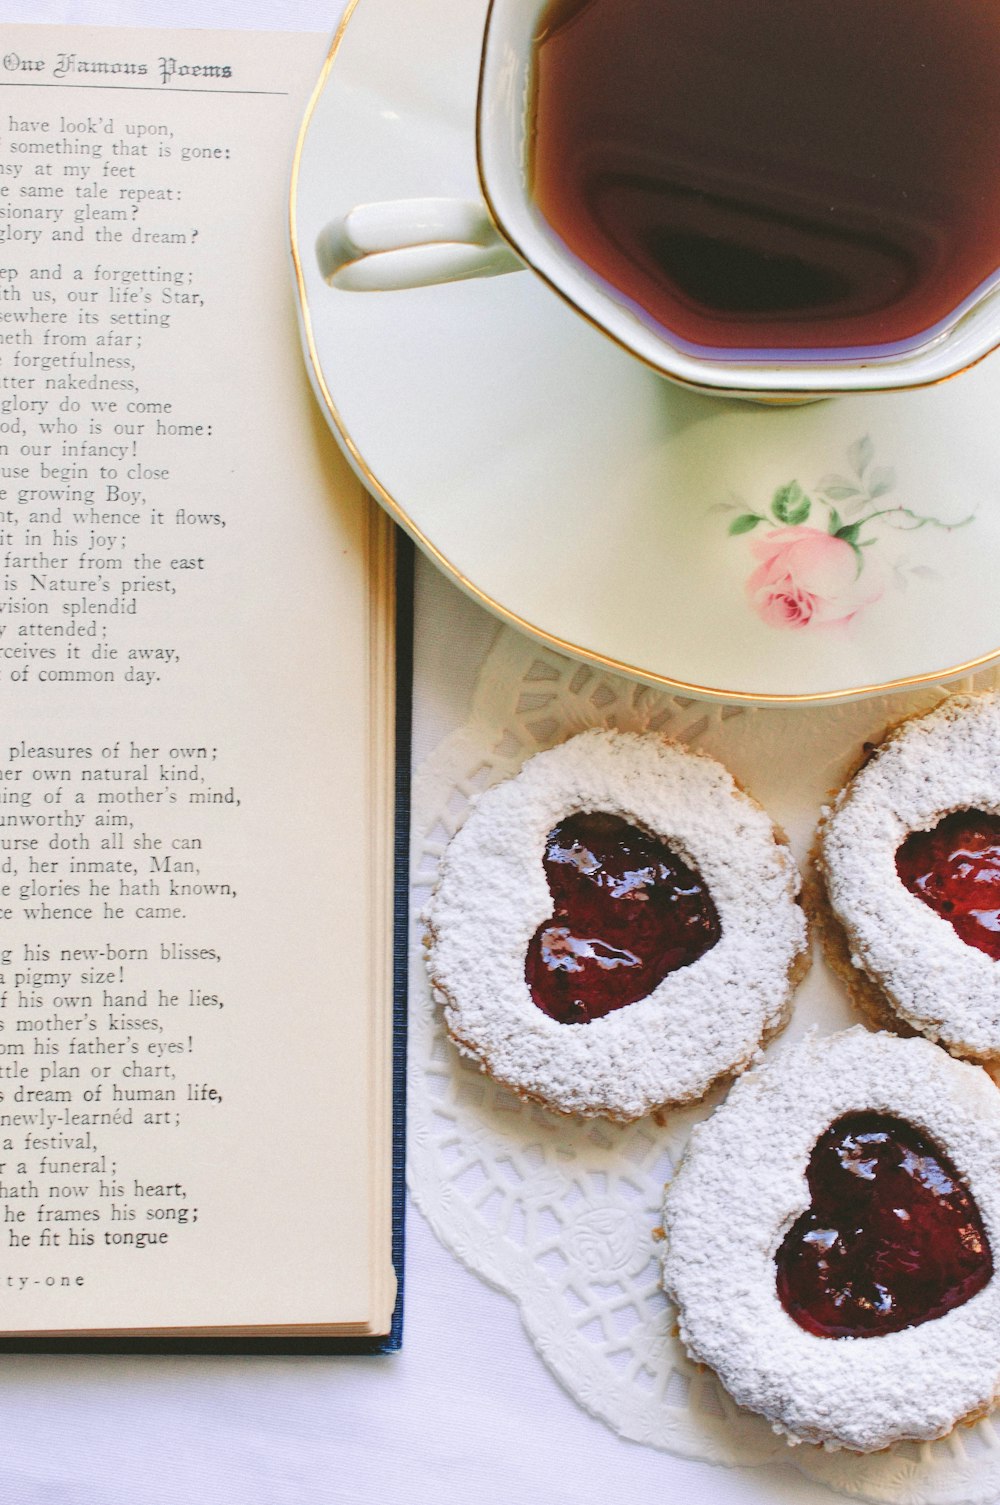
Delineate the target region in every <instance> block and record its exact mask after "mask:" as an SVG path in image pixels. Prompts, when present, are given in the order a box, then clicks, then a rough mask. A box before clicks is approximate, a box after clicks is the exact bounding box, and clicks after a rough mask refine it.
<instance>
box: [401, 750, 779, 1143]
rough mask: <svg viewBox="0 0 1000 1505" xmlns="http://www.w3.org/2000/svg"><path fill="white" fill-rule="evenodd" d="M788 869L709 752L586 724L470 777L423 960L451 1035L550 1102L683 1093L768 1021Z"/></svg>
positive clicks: (634, 1112) (741, 1060)
mask: <svg viewBox="0 0 1000 1505" xmlns="http://www.w3.org/2000/svg"><path fill="white" fill-rule="evenodd" d="M798 889H799V876H798V872H797V870H796V868H795V864H794V862H793V861H792V858H791V856H790V855H789V853H788V851H787V848H786V847H785V846H784V845H783V844H782V843H781V842H780V841H779V840H778V838H777V836H776V833H775V830H774V827H773V825H772V824H771V821H770V820H769V819H768V817H767V815H766V814H765V813H764V811H763V810H762V809H761V808H760V806H759V805H758V804H757V803H756V802H755V801H754V800H752V799H751V798H750V797H749V796H748V795H747V794H745V793H743V792H742V791H741V790H740V789H739V788H738V787H737V786H736V784H735V783H734V781H733V779H732V777H731V776H730V774H729V773H727V772H726V770H725V769H724V768H723V767H722V766H721V765H720V764H719V763H717V762H716V761H715V760H714V759H713V758H709V757H706V756H704V755H702V754H698V753H692V752H690V751H688V750H687V749H685V748H682V747H680V746H678V745H677V744H675V743H671V742H667V741H665V740H664V739H663V738H661V737H658V736H653V735H648V736H638V735H632V734H625V733H619V732H611V731H589V732H584V733H582V734H581V735H580V736H577V737H574V738H572V739H571V740H570V741H568V742H566V743H564V744H563V745H562V746H560V747H556V748H553V749H551V750H550V751H548V752H543V753H539V754H538V755H537V756H535V757H534V758H531V759H529V761H528V762H527V763H526V764H525V765H524V767H523V769H522V770H521V772H520V773H519V774H518V776H517V777H516V778H514V779H510V780H508V781H507V782H506V783H504V784H499V785H496V786H495V787H494V788H492V789H489V790H487V791H486V792H485V793H484V794H482V795H481V796H480V797H479V799H478V800H477V801H476V803H475V805H474V807H473V809H472V811H471V813H470V815H469V817H468V819H467V821H466V822H465V824H464V826H463V827H462V828H461V830H460V831H459V832H458V834H457V835H456V836H455V837H454V839H453V840H452V842H451V844H450V845H449V847H448V849H447V852H446V853H445V856H444V859H443V862H442V866H441V874H440V878H439V881H438V885H437V888H436V890H435V892H434V895H433V897H432V899H431V902H430V905H429V908H428V912H427V915H426V916H425V918H426V927H427V961H428V969H429V972H430V977H431V982H432V985H433V990H434V993H435V997H436V998H437V999H438V1000H439V1001H440V1002H441V1003H443V1005H444V1011H445V1020H446V1023H447V1027H448V1030H449V1032H450V1034H451V1035H452V1038H453V1039H454V1040H455V1041H456V1043H457V1044H458V1046H459V1048H460V1049H461V1050H463V1051H464V1052H465V1053H466V1054H468V1055H470V1056H473V1057H475V1059H476V1060H478V1061H479V1063H480V1065H481V1066H482V1068H483V1070H484V1071H487V1072H489V1073H490V1075H492V1076H493V1077H494V1078H495V1079H496V1080H497V1081H499V1082H502V1083H503V1084H504V1085H506V1086H508V1087H511V1088H513V1090H514V1091H515V1092H517V1093H519V1094H520V1095H521V1096H523V1097H526V1098H529V1099H532V1100H534V1101H537V1102H540V1103H542V1104H544V1105H545V1106H546V1107H549V1108H552V1109H554V1110H556V1111H558V1112H561V1113H576V1114H583V1115H602V1116H605V1117H608V1118H614V1119H619V1120H622V1121H625V1120H629V1119H634V1118H638V1117H641V1116H642V1115H643V1114H645V1113H649V1112H650V1111H652V1110H653V1109H656V1108H660V1107H664V1106H667V1105H674V1104H678V1103H685V1102H692V1101H695V1100H697V1099H698V1098H700V1097H702V1096H703V1095H704V1093H705V1092H706V1091H707V1089H708V1088H709V1087H710V1086H711V1085H712V1083H713V1082H715V1081H717V1080H718V1079H720V1078H722V1077H726V1076H730V1075H732V1074H734V1073H735V1072H738V1071H741V1070H743V1069H744V1068H745V1067H746V1066H747V1065H748V1063H749V1062H750V1060H751V1059H752V1057H753V1055H754V1053H755V1052H756V1051H757V1049H758V1048H759V1046H760V1044H761V1042H762V1041H763V1040H764V1039H766V1038H767V1037H768V1036H770V1035H771V1034H773V1033H774V1032H775V1031H776V1030H778V1029H780V1028H781V1026H782V1024H783V1023H784V1021H785V1018H786V1015H787V1011H788V1008H789V1005H790V1000H791V994H792V989H793V986H794V984H795V982H796V981H797V980H798V978H799V976H800V975H801V972H802V971H803V970H804V966H805V962H804V953H805V946H806V925H805V919H804V916H803V914H802V911H801V909H800V907H799V905H798V903H797V902H796V895H797V893H798Z"/></svg>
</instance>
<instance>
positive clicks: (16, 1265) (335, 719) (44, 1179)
mask: <svg viewBox="0 0 1000 1505" xmlns="http://www.w3.org/2000/svg"><path fill="white" fill-rule="evenodd" d="M4 46H5V58H4V70H3V72H2V74H0V90H2V97H0V705H2V707H3V731H2V734H0V1224H2V1226H0V1250H2V1265H0V1280H2V1282H3V1286H4V1298H5V1299H4V1302H3V1313H2V1316H0V1328H2V1329H3V1334H4V1338H3V1342H4V1345H5V1346H8V1347H18V1346H22V1347H23V1346H27V1341H26V1340H27V1339H28V1337H29V1335H33V1337H34V1340H35V1341H44V1342H45V1344H46V1345H47V1346H54V1345H55V1341H56V1340H58V1341H61V1342H65V1341H69V1340H76V1339H81V1338H84V1337H88V1338H92V1337H94V1336H95V1335H100V1336H101V1337H103V1338H105V1339H108V1340H113V1341H114V1342H115V1343H117V1344H118V1345H119V1346H127V1340H129V1339H131V1340H132V1341H136V1340H148V1339H151V1338H163V1337H167V1336H172V1337H178V1336H179V1337H181V1338H182V1339H183V1340H184V1341H185V1342H186V1343H187V1344H188V1346H191V1344H193V1343H194V1341H195V1340H198V1339H202V1338H207V1337H210V1336H212V1335H215V1336H217V1337H221V1338H224V1339H225V1340H227V1341H228V1342H230V1343H231V1342H233V1341H237V1340H241V1339H245V1338H247V1337H251V1336H262V1335H270V1336H272V1337H279V1338H281V1339H282V1340H283V1341H284V1340H289V1339H291V1338H296V1339H302V1338H309V1337H312V1338H313V1339H322V1340H323V1341H324V1342H325V1341H326V1340H327V1339H329V1338H331V1337H342V1338H357V1339H365V1338H370V1337H373V1336H376V1335H388V1334H390V1329H391V1326H392V1318H393V1309H394V1304H395V1299H396V1273H395V1271H394V1267H393V1262H392V1258H391V1252H392V1228H393V1217H392V1205H393V1195H392V1194H393V1152H392V1088H393V1051H392V1026H393V1015H392V1000H393V987H392V982H393V976H392V936H393V884H392V867H393V809H394V769H395V748H394V672H395V653H394V550H393V536H392V528H391V525H390V523H389V522H388V520H387V519H386V518H385V517H384V515H383V514H382V513H380V512H379V511H378V510H377V509H376V508H375V507H374V505H373V504H371V503H370V502H369V501H368V500H367V499H366V498H365V496H364V494H363V493H362V491H361V488H360V486H359V484H358V482H357V481H356V480H355V479H354V477H353V476H352V474H351V473H350V471H349V470H348V469H347V466H346V464H345V463H344V461H343V460H342V458H341V457H340V454H339V452H338V451H337V450H336V448H335V446H334V444H333V442H332V440H331V438H330V436H329V434H328V432H327V431H326V429H325V428H324V426H323V423H322V421H321V419H320V418H319V416H318V414H317V412H316V410H315V406H314V404H313V401H312V397H311V394H310V392H309V387H308V382H307V380H306V377H305V374H304V371H303V365H302V360H301V356H300V351H299V346H298V340H297V334H296V325H295V312H294V302H293V296H292V289H291V278H290V274H289V267H288V250H287V244H286V231H285V226H286V223H287V203H288V181H289V172H290V168H291V162H292V154H293V150H294V145H295V137H296V130H297V126H298V122H299V120H300V118H301V115H302V113H303V110H304V108H305V104H306V101H307V98H308V93H309V89H310V87H311V85H312V83H313V81H314V79H315V76H316V74H317V72H318V70H319V66H320V64H321V62H322V47H321V45H320V43H319V41H318V39H317V38H314V37H299V36H279V35H271V34H269V35H267V36H254V35H252V34H249V33H236V34H228V33H217V32H167V33H157V32H140V31H136V32H133V31H114V30H90V29H88V30H72V31H70V30H66V31H64V30H62V29H59V30H55V29H48V28H41V27H38V28H35V27H8V28H7V29H6V32H5V40H4ZM397 1171H398V1166H397ZM397 1190H398V1187H397ZM123 1340H126V1341H125V1342H123ZM388 1341H389V1344H390V1346H391V1344H392V1343H394V1342H396V1341H398V1324H397V1330H396V1334H395V1335H394V1336H393V1337H391V1338H390V1339H389V1340H388ZM286 1346H287V1343H286Z"/></svg>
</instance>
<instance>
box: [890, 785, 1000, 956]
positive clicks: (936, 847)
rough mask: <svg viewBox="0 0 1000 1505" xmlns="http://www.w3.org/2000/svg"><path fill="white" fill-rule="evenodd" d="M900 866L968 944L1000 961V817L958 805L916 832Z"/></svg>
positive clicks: (921, 896) (908, 882)
mask: <svg viewBox="0 0 1000 1505" xmlns="http://www.w3.org/2000/svg"><path fill="white" fill-rule="evenodd" d="M896 871H897V873H898V874H899V876H900V879H901V880H902V882H903V883H904V884H905V885H906V887H907V888H908V889H909V890H910V893H911V894H916V896H917V898H918V899H922V900H923V901H924V903H925V904H927V905H929V906H930V908H931V909H933V910H934V913H935V914H939V915H941V916H942V918H943V919H945V920H948V921H949V922H950V924H951V925H952V926H953V927H954V929H955V931H956V933H957V934H958V935H959V936H960V937H961V938H962V940H963V941H965V943H966V944H967V945H969V946H975V947H977V948H978V950H980V951H985V952H986V954H987V956H991V957H992V958H993V960H994V961H1000V816H996V815H986V814H984V812H983V811H982V810H956V811H955V813H954V814H953V815H946V816H945V818H944V819H943V820H941V821H939V822H938V824H937V825H936V826H935V827H934V828H933V830H930V831H911V832H910V834H909V836H908V837H907V838H906V840H905V841H904V842H903V845H902V846H901V847H900V848H899V851H898V852H897V853H896Z"/></svg>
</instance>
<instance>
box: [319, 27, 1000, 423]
mask: <svg viewBox="0 0 1000 1505" xmlns="http://www.w3.org/2000/svg"><path fill="white" fill-rule="evenodd" d="M993 9H994V8H993V7H992V6H989V5H984V4H983V3H982V0H828V3H826V4H824V5H819V4H816V3H814V0H753V3H748V0H710V3H709V0H493V3H492V5H491V8H490V13H489V17H488V20H487V27H486V37H485V43H484V49H483V56H482V71H481V79H480V91H479V107H478V120H477V146H478V163H479V174H480V183H481V188H482V194H483V201H482V202H481V203H479V202H457V201H453V200H420V201H410V202H407V201H402V202H400V203H397V204H379V205H365V206H360V207H359V208H358V209H355V210H352V211H351V213H350V214H349V215H347V216H346V217H345V219H344V220H342V221H339V222H337V223H335V224H332V225H329V226H327V227H326V229H325V230H324V232H323V233H322V235H321V236H320V241H319V246H318V253H319V256H320V262H321V266H322V268H323V271H324V275H326V276H327V278H328V280H330V281H331V282H332V283H333V285H334V286H339V287H353V288H369V289H370V288H376V287H378V288H386V287H399V286H416V285H420V284H421V283H426V282H439V281H446V280H452V279H454V278H456V277H468V276H481V275H495V274H497V273H500V272H505V271H509V270H513V269H515V268H517V267H520V266H523V265H526V266H528V267H530V268H532V269H533V270H534V271H535V273H536V274H537V275H539V276H541V277H542V278H543V279H544V280H545V281H547V282H548V283H549V284H550V285H551V286H552V287H553V288H554V289H555V290H556V291H557V292H558V293H559V294H561V296H563V297H564V298H565V299H566V300H567V301H568V302H570V303H571V304H572V305H573V306H574V307H575V308H576V309H577V310H578V311H579V312H581V313H582V314H583V315H584V316H585V317H587V318H588V319H589V320H590V322H591V323H593V324H596V325H597V326H598V327H599V328H600V329H602V330H603V331H604V332H605V333H606V334H608V335H610V336H611V337H612V338H613V339H615V340H616V341H618V342H619V343H620V344H622V345H624V346H625V347H626V348H627V349H629V350H630V351H632V352H633V353H634V354H635V355H637V356H638V357H639V358H640V359H642V360H644V361H645V362H647V363H648V364H649V365H651V366H653V367H654V368H655V369H657V370H658V371H661V372H662V373H663V374H664V375H666V376H669V377H672V378H673V379H675V380H678V381H682V382H685V383H688V384H692V385H695V386H698V387H701V388H702V389H704V390H708V391H717V392H725V393H728V394H730V395H738V396H748V397H758V398H759V397H766V396H771V397H786V398H789V397H791V398H794V397H803V396H818V395H826V394H829V393H833V392H838V391H870V390H879V389H885V388H891V389H898V388H902V387H907V386H919V385H924V384H926V383H928V382H933V381H937V380H940V379H942V378H943V377H945V376H948V375H952V374H954V372H956V371H958V370H961V369H963V368H964V367H965V366H967V365H969V364H971V363H973V362H974V361H975V360H978V359H979V358H980V357H981V356H983V355H984V354H986V353H987V352H988V351H989V350H991V349H992V348H993V347H994V346H995V345H996V344H997V343H1000V296H998V294H997V285H998V282H1000V272H998V268H1000V175H998V174H997V173H996V171H995V163H996V161H997V160H1000V89H998V88H997V79H998V77H1000V15H998V16H994V15H993V14H992V12H993Z"/></svg>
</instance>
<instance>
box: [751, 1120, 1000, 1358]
mask: <svg viewBox="0 0 1000 1505" xmlns="http://www.w3.org/2000/svg"><path fill="white" fill-rule="evenodd" d="M807 1178H808V1182H809V1190H810V1192H811V1194H812V1206H811V1207H810V1208H809V1209H808V1211H807V1212H804V1213H803V1214H802V1216H801V1217H800V1218H799V1219H798V1220H797V1221H796V1222H795V1223H793V1224H792V1227H791V1228H790V1229H789V1230H788V1233H787V1234H786V1235H785V1238H784V1241H783V1242H782V1245H781V1247H780V1249H779V1250H778V1252H777V1255H776V1256H775V1263H776V1265H777V1270H778V1299H779V1300H780V1302H781V1304H782V1306H783V1307H784V1308H785V1311H786V1312H788V1314H789V1316H791V1317H794V1319H795V1321H796V1322H797V1323H798V1324H799V1326H800V1327H804V1328H805V1330H806V1332H810V1333H815V1334H816V1335H817V1336H818V1337H821V1338H877V1337H880V1336H882V1335H883V1334H885V1333H895V1332H899V1330H900V1329H901V1328H904V1327H917V1326H919V1324H920V1323H921V1322H930V1321H931V1320H932V1318H934V1317H943V1316H944V1314H945V1312H950V1311H951V1310H952V1309H953V1308H954V1307H956V1306H962V1305H963V1304H964V1303H965V1302H966V1301H968V1300H969V1298H970V1297H972V1296H974V1295H975V1294H976V1292H977V1291H981V1290H982V1288H983V1286H984V1285H985V1284H986V1282H987V1281H988V1280H989V1279H990V1277H991V1275H992V1274H993V1256H992V1254H991V1252H990V1246H989V1242H988V1240H987V1238H986V1231H985V1229H984V1228H983V1222H982V1218H981V1217H980V1216H979V1209H978V1207H977V1206H976V1202H975V1199H974V1197H973V1196H972V1194H971V1192H970V1191H968V1189H967V1188H966V1187H965V1186H963V1184H962V1182H961V1181H960V1179H959V1176H958V1172H957V1171H956V1170H955V1167H954V1166H953V1165H952V1163H951V1161H950V1160H949V1159H948V1157H947V1155H945V1154H944V1152H943V1151H942V1150H941V1149H939V1148H938V1146H937V1145H936V1144H934V1142H933V1141H932V1140H930V1139H928V1138H927V1137H926V1136H925V1135H923V1134H921V1133H919V1132H918V1131H917V1130H916V1129H915V1128H914V1127H913V1125H912V1124H909V1123H907V1122H906V1121H905V1119H901V1118H895V1117H892V1116H891V1115H889V1114H885V1113H849V1114H847V1115H846V1116H845V1117H844V1118H839V1119H838V1120H837V1122H836V1123H835V1124H834V1125H833V1126H832V1127H831V1128H830V1129H828V1130H827V1132H826V1133H825V1134H824V1135H823V1136H822V1138H821V1139H819V1140H818V1141H817V1143H816V1147H815V1149H814V1150H813V1152H812V1156H811V1158H810V1161H809V1169H808V1171H807Z"/></svg>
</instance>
